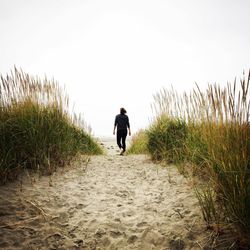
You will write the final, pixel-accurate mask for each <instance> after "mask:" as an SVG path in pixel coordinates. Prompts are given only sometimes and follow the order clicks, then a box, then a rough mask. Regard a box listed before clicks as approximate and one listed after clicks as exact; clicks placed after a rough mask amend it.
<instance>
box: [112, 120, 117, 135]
mask: <svg viewBox="0 0 250 250" xmlns="http://www.w3.org/2000/svg"><path fill="white" fill-rule="evenodd" d="M116 126H117V117H115V124H114V130H113V135H115V128H116Z"/></svg>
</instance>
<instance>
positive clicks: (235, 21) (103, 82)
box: [0, 0, 250, 136]
mask: <svg viewBox="0 0 250 250" xmlns="http://www.w3.org/2000/svg"><path fill="white" fill-rule="evenodd" d="M0 31H1V33H0V73H2V74H3V75H4V74H6V73H9V72H10V70H11V69H13V66H14V64H15V65H16V66H17V67H18V68H20V67H21V68H22V69H23V70H24V71H25V72H26V73H29V74H31V75H38V76H40V77H43V76H44V75H45V74H46V75H47V76H48V77H51V78H52V77H54V78H55V79H56V80H58V81H59V83H60V84H61V85H62V86H63V85H66V89H67V92H68V94H69V96H70V100H71V101H72V102H74V104H75V111H76V112H81V113H83V116H84V118H85V120H86V122H87V123H89V124H90V125H91V127H92V129H93V133H94V134H95V135H97V136H100V135H106V136H109V135H112V131H113V122H114V117H115V115H116V114H117V113H119V109H120V107H122V106H123V107H125V108H126V109H127V111H128V115H129V118H130V123H131V129H132V132H135V131H136V130H138V129H139V128H144V127H146V126H147V125H148V123H149V118H150V117H151V116H152V113H151V107H150V104H151V103H152V101H153V98H152V96H153V94H155V93H156V92H157V91H159V90H160V89H161V88H162V87H166V88H167V87H169V86H170V85H171V84H172V85H173V86H174V87H175V88H176V89H177V90H179V91H182V90H188V89H190V88H192V87H193V86H194V83H195V82H197V83H198V84H199V85H200V86H205V85H206V84H207V83H208V82H209V83H214V82H217V83H221V84H226V82H227V81H233V79H234V77H235V76H237V78H240V77H241V76H242V72H243V70H245V71H248V70H249V68H250V1H249V0H165V1H163V0H151V1H148V0H126V1H125V0H123V1H121V0H0Z"/></svg>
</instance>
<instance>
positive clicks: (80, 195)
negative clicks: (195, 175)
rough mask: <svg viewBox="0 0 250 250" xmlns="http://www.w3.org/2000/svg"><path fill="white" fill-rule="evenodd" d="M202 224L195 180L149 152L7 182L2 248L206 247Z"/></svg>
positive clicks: (0, 217) (2, 193) (2, 197)
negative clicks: (192, 182) (152, 157)
mask: <svg viewBox="0 0 250 250" xmlns="http://www.w3.org/2000/svg"><path fill="white" fill-rule="evenodd" d="M201 223H202V220H201V214H200V209H199V207H198V203H197V199H196V198H195V196H194V193H193V191H192V188H191V187H190V185H189V184H188V181H187V180H186V179H185V178H184V177H183V176H181V175H179V174H178V173H177V170H176V169H175V168H174V167H165V168H164V167H161V166H159V165H155V164H153V163H152V162H150V160H149V159H147V158H146V156H144V155H139V156H119V155H114V154H113V155H107V156H94V157H91V159H90V161H89V162H88V164H87V165H86V163H81V164H80V163H79V164H77V166H75V167H73V168H71V169H63V170H60V171H58V172H57V173H55V174H54V175H53V176H52V177H46V176H44V177H41V178H39V179H38V178H36V179H34V178H30V179H29V178H26V181H24V182H23V184H22V185H21V184H20V182H18V181H17V182H15V183H10V184H8V185H6V186H3V187H1V188H0V249H143V250H144V249H145V250H147V249H200V248H201V245H202V243H201V242H202V241H203V240H204V237H205V233H204V232H202V231H204V230H203V229H202V226H201Z"/></svg>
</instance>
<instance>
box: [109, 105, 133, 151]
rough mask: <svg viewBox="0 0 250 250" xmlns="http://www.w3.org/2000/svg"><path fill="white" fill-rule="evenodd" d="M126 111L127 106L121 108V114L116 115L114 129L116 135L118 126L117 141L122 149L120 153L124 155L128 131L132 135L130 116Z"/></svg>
mask: <svg viewBox="0 0 250 250" xmlns="http://www.w3.org/2000/svg"><path fill="white" fill-rule="evenodd" d="M126 113H127V111H126V109H125V108H120V114H118V115H116V117H115V125H114V131H113V134H114V135H115V129H116V128H117V131H116V142H117V145H118V147H119V149H120V150H121V152H120V155H123V154H124V153H125V151H126V137H127V134H128V132H129V135H131V130H130V124H129V118H128V116H127V115H126Z"/></svg>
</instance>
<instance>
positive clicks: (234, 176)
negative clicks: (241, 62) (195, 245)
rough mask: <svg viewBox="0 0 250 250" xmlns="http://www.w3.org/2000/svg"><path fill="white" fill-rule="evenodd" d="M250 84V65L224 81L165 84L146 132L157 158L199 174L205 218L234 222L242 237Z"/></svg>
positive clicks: (248, 206) (248, 194) (249, 188)
mask: <svg viewBox="0 0 250 250" xmlns="http://www.w3.org/2000/svg"><path fill="white" fill-rule="evenodd" d="M249 84H250V71H249V74H248V75H247V76H245V75H244V76H243V79H242V80H240V81H239V82H238V81H236V80H235V81H234V82H233V83H232V84H229V83H228V84H227V85H226V86H225V87H221V86H220V85H218V84H213V85H212V84H210V85H208V86H207V89H206V90H201V89H200V88H199V86H198V85H196V87H195V88H194V89H193V90H192V91H191V92H189V93H177V92H176V91H175V90H174V89H173V88H171V89H165V88H163V89H162V90H161V91H159V92H158V93H157V94H156V95H154V104H153V110H154V115H155V116H154V119H153V122H152V125H151V127H150V128H149V133H148V135H149V139H148V141H149V144H148V147H149V148H150V150H149V152H150V153H151V155H152V157H153V159H154V158H156V159H167V161H171V159H172V161H174V162H175V161H176V159H178V160H180V161H182V162H183V163H188V164H186V166H189V167H190V166H192V167H193V170H195V174H196V175H197V176H200V177H201V179H202V182H203V183H204V187H201V186H200V187H197V192H196V193H197V196H198V198H199V202H200V205H201V208H202V211H203V215H204V219H205V220H206V222H207V224H208V225H209V226H211V225H213V224H217V225H218V224H220V225H221V224H222V225H224V226H225V225H230V226H232V227H233V228H234V229H235V230H236V232H237V233H238V239H241V240H243V241H244V240H245V241H248V240H249V235H250V122H249V120H250V90H249ZM178 123H179V124H182V125H181V126H178ZM169 128H172V129H169ZM184 128H185V129H184ZM177 131H178V132H177ZM180 131H182V132H181V133H180ZM180 135H181V136H180ZM152 138H153V140H152Z"/></svg>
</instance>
